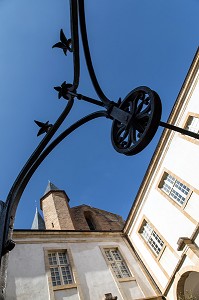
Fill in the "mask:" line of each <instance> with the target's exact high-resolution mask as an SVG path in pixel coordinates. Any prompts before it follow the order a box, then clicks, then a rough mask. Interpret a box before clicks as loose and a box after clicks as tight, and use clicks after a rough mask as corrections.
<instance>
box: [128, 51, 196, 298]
mask: <svg viewBox="0 0 199 300" xmlns="http://www.w3.org/2000/svg"><path fill="white" fill-rule="evenodd" d="M168 122H169V123H170V124H173V125H176V126H179V127H182V128H187V129H189V130H190V131H194V132H196V133H198V132H199V52H198V53H197V55H196V57H195V60H194V61H193V64H192V66H191V68H190V71H189V73H188V75H187V78H186V80H185V82H184V85H183V87H182V90H181V92H180V93H179V96H178V99H177V101H176V104H175V106H174V108H173V111H172V113H171V116H170V119H169V121H168ZM198 167H199V141H198V140H196V139H194V138H192V137H187V136H185V135H182V134H180V133H176V132H173V131H170V130H165V131H164V133H163V135H162V138H161V139H160V142H159V145H158V147H157V150H156V152H155V153H154V157H153V160H152V162H151V164H150V166H149V168H148V171H147V174H146V180H145V182H144V184H143V185H142V186H141V187H140V191H139V193H138V195H137V199H136V201H135V204H134V206H133V208H132V211H131V215H130V216H129V219H128V220H127V223H126V226H125V233H126V234H127V235H128V236H129V238H130V240H131V242H132V244H133V245H134V247H135V249H136V250H137V252H138V253H139V255H140V257H141V259H142V261H143V262H144V264H145V265H146V267H147V269H148V270H149V272H150V273H151V274H152V276H153V278H154V280H155V281H156V283H157V284H158V286H159V288H160V290H161V292H162V294H163V295H165V296H166V297H167V299H178V297H179V295H181V296H184V295H185V294H186V290H188V292H189V293H192V294H193V295H194V296H195V297H197V299H199V273H196V272H199V251H198V249H199V248H198V246H199V236H198V233H199V226H198V221H199V176H198V174H199V173H198ZM169 175H170V176H169ZM179 238H182V239H181V240H180V241H181V244H182V245H181V247H180V249H178V247H179V245H178V244H179V243H180V241H179V242H178V240H179ZM183 238H187V239H184V241H183ZM183 244H184V245H183ZM193 271H195V273H193ZM191 272H192V273H191ZM190 278H192V279H190ZM194 282H195V283H194ZM196 282H197V284H196ZM183 299H184V298H183ZM194 299H195V298H194Z"/></svg>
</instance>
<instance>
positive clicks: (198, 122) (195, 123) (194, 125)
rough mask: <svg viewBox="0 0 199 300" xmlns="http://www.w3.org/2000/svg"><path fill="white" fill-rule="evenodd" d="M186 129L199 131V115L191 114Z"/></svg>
mask: <svg viewBox="0 0 199 300" xmlns="http://www.w3.org/2000/svg"><path fill="white" fill-rule="evenodd" d="M185 129H187V130H189V131H192V132H195V133H199V117H195V116H189V117H188V119H187V122H186V125H185Z"/></svg>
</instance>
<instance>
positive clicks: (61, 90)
mask: <svg viewBox="0 0 199 300" xmlns="http://www.w3.org/2000/svg"><path fill="white" fill-rule="evenodd" d="M72 86H73V85H72V84H70V83H66V81H64V82H63V83H62V84H61V86H55V87H54V89H55V91H57V92H58V98H59V99H60V98H61V97H63V98H64V99H66V100H70V96H69V92H72V89H71V87H72Z"/></svg>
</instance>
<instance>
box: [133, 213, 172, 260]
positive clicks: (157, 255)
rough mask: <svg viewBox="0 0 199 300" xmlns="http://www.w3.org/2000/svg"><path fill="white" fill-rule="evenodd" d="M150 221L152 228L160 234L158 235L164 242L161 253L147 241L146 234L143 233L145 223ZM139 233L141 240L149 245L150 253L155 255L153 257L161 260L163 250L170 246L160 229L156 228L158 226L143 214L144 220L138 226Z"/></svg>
mask: <svg viewBox="0 0 199 300" xmlns="http://www.w3.org/2000/svg"><path fill="white" fill-rule="evenodd" d="M146 223H148V224H149V225H150V227H151V228H152V230H153V231H154V232H155V233H156V234H157V235H158V237H159V238H160V239H161V241H162V242H163V245H162V248H161V249H160V251H159V253H158V254H157V253H156V252H155V251H154V250H153V249H152V247H151V246H150V244H149V243H147V241H146V239H145V238H144V236H143V235H142V229H143V227H144V225H145V224H146ZM138 234H139V237H140V238H141V240H142V241H143V242H144V245H145V246H146V247H147V249H148V250H149V251H150V253H151V254H152V255H153V257H154V258H155V259H156V260H157V261H159V260H160V259H161V257H162V254H163V252H164V251H165V249H166V247H167V246H168V243H167V242H166V241H165V239H164V238H163V236H162V235H161V234H160V233H159V231H158V230H157V229H156V227H155V226H154V225H153V224H152V223H151V222H150V221H149V219H148V218H147V217H146V216H143V218H142V221H141V223H140V225H139V227H138Z"/></svg>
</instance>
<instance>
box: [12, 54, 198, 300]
mask: <svg viewBox="0 0 199 300" xmlns="http://www.w3.org/2000/svg"><path fill="white" fill-rule="evenodd" d="M198 80H199V51H197V53H196V56H195V58H194V60H193V63H192V65H191V67H190V70H189V72H188V74H187V77H186V79H185V81H184V84H183V86H182V89H181V91H180V93H179V95H178V98H177V100H176V102H175V105H174V107H173V110H172V112H171V114H170V117H169V120H168V123H171V124H174V125H176V126H179V127H183V128H185V129H187V130H190V131H194V132H196V133H199V103H198V95H199V82H198ZM198 153H199V140H196V139H194V138H191V137H187V136H185V135H182V134H180V133H176V132H173V131H170V130H164V132H163V134H162V136H161V138H160V141H159V144H158V146H157V148H156V151H155V153H154V155H153V158H152V160H151V162H150V165H149V167H148V170H147V172H146V175H145V177H144V179H143V182H142V184H141V186H140V189H139V191H138V194H137V196H136V199H135V201H134V203H133V206H132V208H131V210H130V212H129V215H128V218H127V220H126V221H125V223H124V221H123V220H122V218H121V217H120V216H118V215H116V214H113V213H110V212H106V211H103V210H100V209H98V208H93V207H90V206H88V205H80V206H77V207H70V205H69V198H68V196H67V194H66V193H65V191H63V190H59V189H58V188H57V187H56V186H54V185H53V184H52V183H48V186H47V189H46V191H45V193H44V196H43V197H42V198H41V209H42V210H43V214H44V221H43V219H42V217H41V216H40V214H39V212H38V211H36V214H35V218H34V221H33V226H32V229H31V230H15V231H14V237H13V238H14V240H15V241H16V243H17V244H16V247H15V249H14V250H13V251H12V252H11V253H10V258H9V267H8V286H7V299H9V300H14V299H17V300H25V299H30V300H33V299H34V300H35V299H37V300H43V299H49V300H91V299H92V300H93V299H96V300H102V299H107V300H108V299H118V300H130V299H134V300H135V299H137V300H138V299H139V300H144V299H148V300H160V299H168V300H176V299H177V300H182V299H183V300H184V299H194V300H195V299H196V300H198V299H199V225H198V221H199V209H198V207H199V205H198V203H199V176H198V166H199V155H198ZM191 297H192V298H191Z"/></svg>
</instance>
